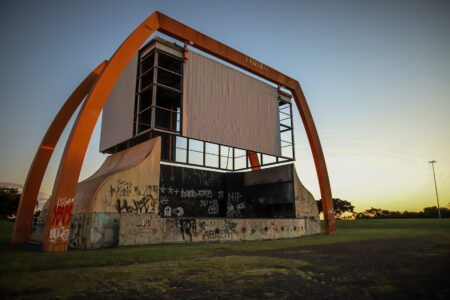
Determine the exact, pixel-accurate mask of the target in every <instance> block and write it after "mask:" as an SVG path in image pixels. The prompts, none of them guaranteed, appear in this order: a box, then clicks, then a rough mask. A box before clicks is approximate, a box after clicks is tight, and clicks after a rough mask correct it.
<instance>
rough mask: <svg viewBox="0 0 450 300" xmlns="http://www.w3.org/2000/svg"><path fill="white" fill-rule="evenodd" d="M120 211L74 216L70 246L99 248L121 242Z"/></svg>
mask: <svg viewBox="0 0 450 300" xmlns="http://www.w3.org/2000/svg"><path fill="white" fill-rule="evenodd" d="M119 227H120V214H119V213H91V214H76V215H74V216H73V217H72V224H71V228H70V236H69V247H71V248H78V249H97V248H107V247H114V246H117V245H118V243H119Z"/></svg>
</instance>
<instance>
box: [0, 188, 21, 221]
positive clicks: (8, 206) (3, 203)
mask: <svg viewBox="0 0 450 300" xmlns="http://www.w3.org/2000/svg"><path fill="white" fill-rule="evenodd" d="M19 201H20V194H19V190H18V189H16V188H8V187H0V218H2V219H4V218H6V217H8V216H14V215H15V214H16V212H17V208H18V207H19Z"/></svg>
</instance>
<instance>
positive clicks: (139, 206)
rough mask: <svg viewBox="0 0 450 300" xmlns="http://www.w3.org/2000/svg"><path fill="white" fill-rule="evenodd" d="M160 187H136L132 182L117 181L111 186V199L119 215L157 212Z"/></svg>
mask: <svg viewBox="0 0 450 300" xmlns="http://www.w3.org/2000/svg"><path fill="white" fill-rule="evenodd" d="M158 194H159V186H158V185H143V186H138V185H134V184H132V183H131V182H127V181H124V180H120V179H119V180H117V183H116V185H114V186H113V185H111V186H110V199H113V200H115V202H116V210H117V212H119V213H149V212H156V211H157V208H158V199H159V195H158Z"/></svg>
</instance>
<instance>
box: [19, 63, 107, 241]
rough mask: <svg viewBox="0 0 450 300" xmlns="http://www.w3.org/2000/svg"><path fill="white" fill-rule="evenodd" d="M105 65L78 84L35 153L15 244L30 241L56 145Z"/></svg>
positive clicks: (21, 206) (22, 198)
mask: <svg viewBox="0 0 450 300" xmlns="http://www.w3.org/2000/svg"><path fill="white" fill-rule="evenodd" d="M105 66H106V61H103V62H102V63H101V64H99V65H98V66H97V67H96V68H95V69H94V70H93V71H92V72H91V73H90V74H89V75H88V76H87V77H86V78H85V79H84V80H83V81H82V82H81V83H80V84H79V85H78V87H77V88H76V89H75V90H74V91H73V93H72V95H70V97H69V98H68V99H67V100H66V102H65V103H64V105H63V106H62V107H61V109H60V110H59V112H58V114H57V115H56V117H55V118H54V119H53V122H52V123H51V125H50V127H49V128H48V130H47V132H46V133H45V136H44V138H43V139H42V141H41V144H40V146H39V148H38V149H37V151H36V154H35V156H34V159H33V162H32V163H31V167H30V169H29V171H28V175H27V179H26V180H25V184H24V186H23V189H22V195H21V197H20V202H19V208H18V210H17V214H16V221H15V223H14V230H13V236H12V243H13V244H18V243H23V242H26V241H27V240H28V239H29V238H30V235H31V226H32V222H33V213H34V209H35V206H36V200H37V197H38V194H39V189H40V187H41V184H42V179H43V178H44V174H45V171H46V170H47V166H48V163H49V161H50V158H51V157H52V154H53V150H54V149H55V146H56V143H57V142H58V140H59V138H60V137H61V134H62V132H63V131H64V128H65V127H66V125H67V123H68V122H69V120H70V118H71V117H72V115H73V113H74V112H75V110H76V109H77V107H78V106H79V105H80V103H81V102H82V101H83V99H84V98H85V97H86V95H87V94H88V93H89V90H90V89H91V87H92V86H93V85H94V83H95V81H96V80H97V78H98V77H99V75H100V73H101V72H102V71H103V69H104V68H105Z"/></svg>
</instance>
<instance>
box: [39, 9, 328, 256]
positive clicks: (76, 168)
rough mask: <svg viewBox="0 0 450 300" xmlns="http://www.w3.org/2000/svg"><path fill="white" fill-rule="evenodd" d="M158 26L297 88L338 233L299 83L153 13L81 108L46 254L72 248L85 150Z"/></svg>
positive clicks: (61, 172) (58, 184) (58, 183)
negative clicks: (125, 75)
mask: <svg viewBox="0 0 450 300" xmlns="http://www.w3.org/2000/svg"><path fill="white" fill-rule="evenodd" d="M156 30H159V31H161V32H163V33H166V34H168V35H170V36H172V37H175V38H177V39H180V40H182V41H184V42H188V43H189V44H193V45H194V47H196V48H199V49H201V50H203V51H206V52H208V53H210V54H212V55H214V56H216V57H219V58H221V59H223V60H225V61H228V62H230V63H232V64H234V65H237V66H239V67H241V68H243V69H246V70H248V71H250V72H252V73H254V74H256V75H258V76H261V77H263V78H266V79H268V80H270V81H272V82H275V83H277V84H279V85H282V86H285V87H287V88H288V89H290V90H291V91H292V92H293V95H294V98H295V100H296V103H297V105H298V108H299V110H300V114H301V116H302V119H303V124H304V126H305V130H306V132H307V135H308V139H309V142H310V146H311V150H312V152H313V156H314V161H315V164H316V169H317V174H318V177H319V184H320V188H321V194H322V201H323V207H324V212H325V213H324V215H325V225H326V232H327V233H333V232H334V217H333V210H332V207H333V204H332V200H331V188H330V184H329V179H328V173H327V170H326V165H325V160H324V156H323V152H322V148H321V146H320V141H319V137H318V135H317V130H316V128H315V125H314V122H313V119H312V116H311V113H310V111H309V108H308V106H307V103H306V100H305V99H304V96H303V93H302V92H301V89H300V85H299V84H298V82H297V81H295V80H294V79H292V78H290V77H288V76H286V75H284V74H282V73H280V72H278V71H276V70H274V69H272V68H270V67H268V66H266V65H264V64H262V63H260V62H259V61H257V60H255V59H252V58H251V57H249V56H246V55H244V54H243V53H241V52H239V51H237V50H234V49H232V48H230V47H228V46H226V45H224V44H222V43H220V42H218V41H216V40H214V39H212V38H210V37H208V36H206V35H204V34H202V33H200V32H198V31H196V30H194V29H192V28H190V27H188V26H186V25H184V24H182V23H180V22H178V21H176V20H173V19H171V18H169V17H167V16H165V15H163V14H161V13H159V12H154V13H153V14H152V15H151V16H150V17H148V18H147V19H146V20H145V21H144V22H143V23H141V24H140V25H139V26H138V27H137V28H136V29H135V30H134V31H133V32H132V33H131V34H130V35H129V36H128V38H127V39H126V40H125V41H124V42H123V43H122V45H121V46H120V47H119V48H118V49H117V51H116V52H115V53H114V55H113V56H112V57H111V59H110V62H109V64H108V65H107V66H106V68H105V70H104V71H103V73H102V75H101V76H100V77H99V78H98V80H97V82H96V83H95V86H94V87H93V89H92V90H91V92H90V94H89V96H88V97H87V99H86V101H85V102H84V105H83V107H82V108H81V110H80V113H79V115H78V118H77V120H76V121H75V124H74V126H73V128H72V131H71V134H70V136H69V139H68V141H67V144H66V148H65V150H64V154H63V157H62V159H61V164H60V166H59V169H58V173H57V176H56V180H55V184H54V188H53V193H52V197H51V202H50V210H49V215H48V219H47V222H46V225H45V229H44V245H43V250H44V251H46V252H57V251H66V250H67V245H68V232H69V230H70V220H71V211H72V206H73V201H74V195H75V192H76V187H77V183H78V178H79V175H80V170H81V166H82V163H83V159H84V156H85V153H86V149H87V147H88V144H89V140H90V138H91V135H92V132H93V130H94V127H95V124H96V122H97V119H98V117H99V115H100V112H101V110H102V108H103V106H104V104H105V102H106V100H107V98H108V96H109V94H110V92H111V90H112V88H113V87H114V85H115V83H116V82H117V80H118V79H119V77H120V75H121V74H122V71H123V70H124V69H125V67H126V66H127V64H128V63H129V61H130V60H131V58H132V57H133V55H134V54H135V53H136V52H137V51H138V50H139V48H140V46H141V45H142V44H143V43H144V42H145V40H146V39H147V38H148V37H149V36H150V35H151V34H152V33H154V32H155V31H156Z"/></svg>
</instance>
